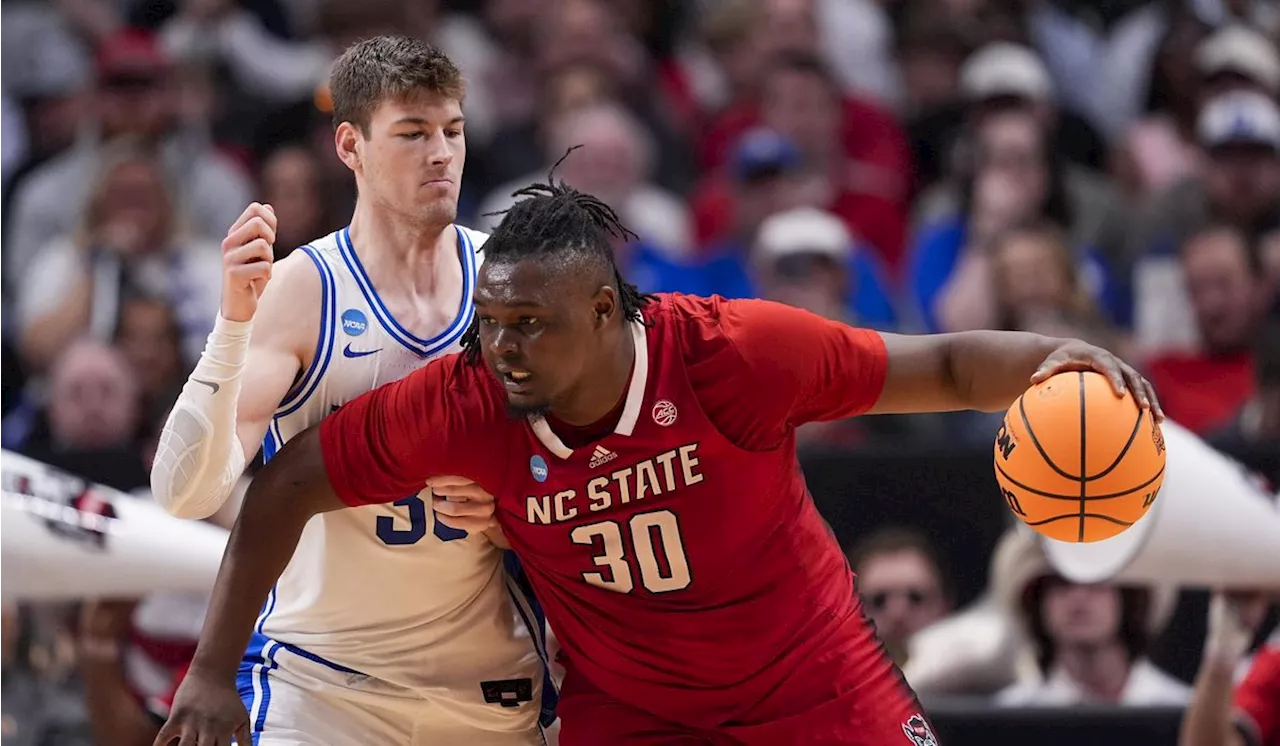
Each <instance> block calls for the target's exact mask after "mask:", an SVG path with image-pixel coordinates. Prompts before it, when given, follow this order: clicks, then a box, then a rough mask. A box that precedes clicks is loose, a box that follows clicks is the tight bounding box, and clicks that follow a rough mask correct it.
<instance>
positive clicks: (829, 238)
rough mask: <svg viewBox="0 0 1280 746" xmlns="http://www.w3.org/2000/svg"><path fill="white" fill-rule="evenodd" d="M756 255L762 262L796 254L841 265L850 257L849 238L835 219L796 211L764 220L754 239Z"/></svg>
mask: <svg viewBox="0 0 1280 746" xmlns="http://www.w3.org/2000/svg"><path fill="white" fill-rule="evenodd" d="M756 252H757V254H756V255H757V256H758V257H759V258H760V259H761V260H762V261H766V262H772V261H777V260H778V259H781V258H783V257H786V256H793V255H796V254H821V255H823V256H826V257H830V258H831V259H834V260H836V261H839V262H843V261H845V260H847V259H849V257H851V256H853V235H852V234H851V233H850V232H849V229H848V228H847V227H845V224H844V221H842V220H841V219H840V218H838V217H836V216H835V215H832V214H831V213H829V212H827V211H825V210H819V209H817V208H813V207H800V208H796V209H794V210H788V211H786V212H780V213H776V214H774V215H771V216H769V217H768V218H765V221H764V222H763V223H761V224H760V233H759V235H758V236H757V238H756Z"/></svg>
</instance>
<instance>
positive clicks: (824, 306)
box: [717, 207, 896, 328]
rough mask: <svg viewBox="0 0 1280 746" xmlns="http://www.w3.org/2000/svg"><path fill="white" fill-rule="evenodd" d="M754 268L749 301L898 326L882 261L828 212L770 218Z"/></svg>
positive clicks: (759, 241) (846, 320)
mask: <svg viewBox="0 0 1280 746" xmlns="http://www.w3.org/2000/svg"><path fill="white" fill-rule="evenodd" d="M749 264H750V265H751V266H749V267H744V269H745V271H746V273H747V274H748V277H747V278H746V279H747V282H748V284H749V285H751V286H753V287H754V291H753V292H751V293H750V296H748V297H752V296H756V295H758V296H759V297H761V298H766V299H769V300H774V301H778V302H781V303H786V304H788V305H792V306H796V307H798V308H805V309H808V310H810V311H812V312H814V313H816V314H818V315H820V316H825V317H827V318H830V319H833V320H836V321H842V322H844V323H847V324H856V325H863V326H872V327H878V328H891V327H892V326H893V325H894V324H895V322H896V313H895V311H894V307H893V302H892V300H891V297H890V293H889V290H888V285H887V280H886V276H885V270H884V266H883V264H882V263H881V262H880V260H879V257H878V256H877V255H876V254H874V253H873V252H872V251H870V250H869V249H868V247H866V246H862V245H859V243H858V242H857V241H856V240H855V239H854V237H853V236H852V235H851V234H850V233H849V230H848V228H847V227H846V226H845V225H844V223H843V221H841V220H840V219H839V218H838V217H837V216H835V215H833V214H831V213H829V212H826V211H824V210H819V209H817V208H813V207H801V208H796V209H794V210H787V211H785V212H780V213H776V214H774V215H771V216H770V217H768V218H766V219H765V221H764V222H763V223H762V224H761V225H760V232H759V233H758V234H757V236H756V240H755V244H754V249H753V251H752V256H751V257H750V261H749ZM717 292H719V291H717ZM729 295H730V296H731V297H732V296H736V295H737V294H736V293H730V294H729Z"/></svg>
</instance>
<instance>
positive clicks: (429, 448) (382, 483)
mask: <svg viewBox="0 0 1280 746" xmlns="http://www.w3.org/2000/svg"><path fill="white" fill-rule="evenodd" d="M453 362H454V361H453V360H452V358H445V359H442V360H436V361H433V362H431V363H429V364H428V365H426V366H425V367H423V368H420V369H419V370H417V371H414V372H413V373H411V374H410V375H409V376H407V377H405V378H403V379H401V380H399V381H395V382H393V383H389V384H386V385H385V386H382V387H380V388H377V389H374V390H373V391H370V392H368V393H366V394H364V395H362V396H360V397H357V398H356V399H353V400H352V401H350V402H348V403H347V404H345V405H344V406H343V407H342V408H341V409H339V410H338V411H337V412H335V413H333V414H332V415H330V416H329V417H327V418H325V420H324V421H322V422H321V424H320V429H321V438H320V440H321V445H322V448H323V453H324V463H325V468H326V470H327V472H328V474H329V480H330V482H331V483H332V484H333V486H334V489H335V491H336V492H337V494H338V496H339V497H341V498H342V499H343V501H345V502H346V503H348V504H349V505H364V504H371V503H387V502H395V501H396V500H400V499H402V498H404V497H405V496H407V495H412V494H415V493H417V492H418V491H419V490H421V489H422V488H423V486H424V484H425V482H426V480H427V479H428V478H430V477H433V476H441V475H446V474H460V475H462V476H466V477H468V478H471V479H474V480H475V481H476V482H478V483H481V478H480V475H477V474H476V473H474V472H475V470H474V469H468V468H466V464H467V463H468V461H469V460H474V459H470V458H469V455H470V453H471V452H474V451H476V450H478V449H483V448H484V445H483V444H479V443H477V442H476V440H475V439H474V438H472V437H471V436H470V435H471V434H470V432H469V430H468V429H467V428H466V427H464V425H465V423H466V422H467V421H468V418H467V416H466V414H467V413H466V412H465V410H466V409H467V407H466V400H465V398H464V396H463V395H461V394H459V393H456V392H454V391H453V390H452V387H453V386H454V385H455V384H454V382H453V381H452V380H450V379H451V377H450V376H449V368H450V366H451V365H452V364H453ZM464 471H468V472H471V473H465V474H464V473H463V472H464ZM486 481H487V480H486Z"/></svg>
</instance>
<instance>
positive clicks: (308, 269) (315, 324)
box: [254, 242, 330, 351]
mask: <svg viewBox="0 0 1280 746" xmlns="http://www.w3.org/2000/svg"><path fill="white" fill-rule="evenodd" d="M324 261H325V260H323V259H321V258H320V254H319V249H318V248H317V247H316V246H315V243H314V242H313V243H311V244H307V245H306V247H305V249H304V248H303V247H299V248H296V249H294V250H293V251H291V252H289V253H288V254H287V255H286V256H285V257H284V258H283V259H280V260H278V261H276V262H275V263H274V264H273V265H272V266H271V279H270V280H269V281H268V282H267V287H266V289H265V290H264V291H263V293H262V298H261V299H260V300H259V301H258V310H257V312H256V313H255V314H254V320H255V324H254V328H255V329H256V330H259V329H260V330H262V331H255V333H254V338H255V340H258V338H259V337H262V338H263V341H268V342H269V343H270V344H273V345H283V346H285V347H288V348H289V349H296V350H299V351H301V350H309V349H311V348H312V347H313V346H314V344H315V339H316V334H317V331H318V329H319V327H320V323H321V321H320V317H321V315H322V314H321V310H322V309H321V306H322V305H323V304H322V301H323V299H324V283H325V281H324V279H323V278H322V276H321V275H322V274H323V273H326V272H328V271H330V270H327V269H324V268H322V267H321V266H320V265H321V263H322V262H324ZM262 322H265V323H262ZM268 338H269V339H268Z"/></svg>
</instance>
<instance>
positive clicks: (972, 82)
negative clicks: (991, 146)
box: [912, 42, 1126, 259]
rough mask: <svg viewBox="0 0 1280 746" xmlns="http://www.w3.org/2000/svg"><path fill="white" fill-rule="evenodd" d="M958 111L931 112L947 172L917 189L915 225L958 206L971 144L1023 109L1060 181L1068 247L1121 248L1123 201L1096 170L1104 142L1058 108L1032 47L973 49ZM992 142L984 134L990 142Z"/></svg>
mask: <svg viewBox="0 0 1280 746" xmlns="http://www.w3.org/2000/svg"><path fill="white" fill-rule="evenodd" d="M959 75H960V95H961V96H962V106H961V107H960V109H959V111H956V112H954V113H951V115H950V116H951V118H950V119H949V120H948V119H947V117H948V112H946V111H943V112H942V113H940V114H938V115H936V116H935V121H933V122H931V123H929V126H931V127H933V128H935V129H936V130H937V131H936V132H935V133H934V134H933V137H935V138H936V145H935V147H936V148H937V149H938V152H939V154H940V155H939V156H938V157H940V158H945V159H946V161H945V163H943V164H941V166H942V167H943V168H945V172H944V175H945V176H946V177H947V178H946V180H945V181H942V182H940V183H938V184H937V185H935V186H934V187H933V188H932V189H929V190H928V191H926V192H924V193H923V194H921V195H920V198H919V200H918V201H917V204H916V205H915V207H914V209H913V214H912V224H913V225H915V226H917V230H921V229H922V230H924V231H928V230H929V227H930V226H934V225H936V224H937V223H938V222H940V221H945V220H948V219H950V217H951V216H952V215H954V214H955V212H956V211H958V210H960V209H961V208H962V203H963V200H964V193H965V190H964V184H965V182H966V180H967V179H968V178H970V176H971V173H972V168H973V165H974V164H973V157H974V155H975V150H979V149H981V148H982V147H984V145H983V139H984V138H985V137H989V135H983V134H982V133H983V132H984V129H985V127H986V125H985V124H984V123H985V122H986V121H987V120H989V119H991V118H997V119H999V118H1002V117H1003V116H1004V115H1005V114H1015V113H1025V114H1030V115H1032V116H1033V118H1034V121H1035V122H1036V123H1037V124H1038V125H1039V130H1040V132H1041V133H1042V135H1041V137H1042V138H1043V139H1044V142H1045V147H1047V148H1048V149H1049V152H1050V153H1051V154H1052V155H1051V158H1050V160H1049V162H1050V163H1051V164H1052V166H1053V169H1054V171H1055V178H1058V179H1060V180H1061V182H1062V183H1061V190H1062V200H1063V202H1064V204H1065V205H1066V207H1067V210H1068V213H1069V214H1070V217H1071V220H1070V224H1064V225H1063V226H1062V227H1063V228H1065V229H1066V230H1067V231H1068V236H1069V239H1070V241H1071V245H1072V246H1076V247H1081V246H1088V247H1093V248H1094V249H1096V251H1097V252H1098V254H1099V255H1100V256H1101V257H1104V258H1108V259H1109V258H1110V257H1111V256H1112V255H1116V254H1120V253H1121V248H1122V243H1123V239H1124V228H1125V220H1126V216H1125V206H1124V203H1123V200H1122V199H1121V195H1120V194H1119V193H1118V192H1117V191H1116V189H1115V187H1114V186H1113V185H1112V184H1111V183H1110V182H1109V181H1107V179H1106V178H1105V177H1104V176H1103V175H1102V174H1100V173H1099V172H1098V169H1099V168H1101V166H1102V164H1103V162H1104V161H1105V150H1106V147H1105V144H1104V143H1103V141H1102V140H1101V138H1100V136H1099V135H1098V134H1097V132H1096V131H1095V130H1094V129H1093V128H1092V127H1091V126H1090V125H1089V123H1088V122H1087V121H1086V120H1085V119H1083V118H1082V117H1079V116H1077V115H1075V114H1073V113H1072V112H1070V111H1068V110H1065V109H1063V108H1062V107H1060V106H1059V105H1058V104H1057V103H1056V102H1055V100H1054V89H1053V84H1052V81H1051V80H1050V79H1049V73H1048V71H1047V70H1046V69H1045V67H1044V63H1043V62H1041V60H1040V58H1039V57H1038V56H1037V55H1036V53H1035V52H1033V51H1032V50H1030V49H1028V48H1026V47H1024V46H1021V45H1019V44H1013V43H1009V42H997V43H992V44H988V45H987V46H985V47H983V48H981V49H979V50H978V51H976V52H974V53H973V54H972V55H970V56H969V57H968V59H967V60H965V63H964V66H963V67H961V68H960V71H959ZM988 141H989V140H988Z"/></svg>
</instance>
